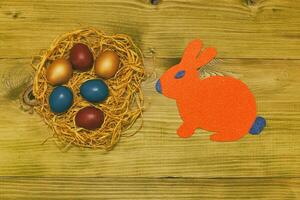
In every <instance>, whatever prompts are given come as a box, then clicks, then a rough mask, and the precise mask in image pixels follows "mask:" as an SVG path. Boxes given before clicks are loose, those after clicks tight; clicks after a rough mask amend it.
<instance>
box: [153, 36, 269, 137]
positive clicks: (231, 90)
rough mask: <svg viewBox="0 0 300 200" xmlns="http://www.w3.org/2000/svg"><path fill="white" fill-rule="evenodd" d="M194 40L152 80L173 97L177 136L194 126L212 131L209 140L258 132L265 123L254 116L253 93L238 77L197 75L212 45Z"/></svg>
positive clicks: (210, 56) (209, 56)
mask: <svg viewBox="0 0 300 200" xmlns="http://www.w3.org/2000/svg"><path fill="white" fill-rule="evenodd" d="M201 49H202V42H201V41H200V40H194V41H192V42H190V43H189V44H188V46H187V48H186V49H185V52H184V55H183V57H182V59H181V62H180V63H179V64H177V65H175V66H173V67H171V68H170V69H169V70H167V71H166V72H165V73H164V74H163V75H162V77H161V78H160V79H159V80H158V81H157V83H156V90H157V91H158V92H159V93H162V94H163V95H165V96H167V97H169V98H172V99H175V100H176V102H177V107H178V110H179V113H180V116H181V118H182V120H183V124H182V125H181V126H180V127H179V129H178V130H177V134H178V135H179V136H180V137H183V138H185V137H189V136H191V135H192V134H193V133H194V131H195V129H197V128H202V129H204V130H208V131H212V132H214V134H212V135H211V136H210V139H211V140H213V141H219V142H225V141H236V140H238V139H240V138H242V137H243V136H244V135H246V134H247V133H248V132H250V133H252V134H258V133H260V132H261V131H262V129H263V128H264V126H265V125H266V121H265V119H264V118H262V117H256V103H255V98H254V96H253V94H252V93H251V92H250V90H249V89H248V87H247V86H246V85H245V84H244V83H243V82H241V81H239V80H237V79H234V78H231V77H224V76H211V77H208V78H205V79H200V77H199V72H198V69H199V68H200V67H202V66H204V65H206V64H207V63H209V62H210V61H211V60H212V59H213V58H214V57H215V56H216V54H217V52H216V49H214V48H206V49H204V50H203V51H202V52H200V51H201Z"/></svg>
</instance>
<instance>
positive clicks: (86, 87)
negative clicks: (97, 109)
mask: <svg viewBox="0 0 300 200" xmlns="http://www.w3.org/2000/svg"><path fill="white" fill-rule="evenodd" d="M108 93H109V92H108V87H107V85H106V84H105V82H104V81H102V80H101V79H92V80H88V81H86V82H84V83H83V84H82V85H81V86H80V94H81V96H82V97H83V98H84V99H85V100H87V101H89V102H92V103H99V102H101V101H104V100H105V99H106V98H107V96H108Z"/></svg>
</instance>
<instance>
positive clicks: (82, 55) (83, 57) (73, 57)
mask: <svg viewBox="0 0 300 200" xmlns="http://www.w3.org/2000/svg"><path fill="white" fill-rule="evenodd" d="M70 61H71V63H72V65H73V68H74V69H77V70H79V71H88V70H90V69H91V68H92V66H93V63H94V57H93V54H92V52H91V51H90V49H89V47H88V46H86V45H85V44H82V43H78V44H75V45H74V46H73V47H72V48H71V50H70Z"/></svg>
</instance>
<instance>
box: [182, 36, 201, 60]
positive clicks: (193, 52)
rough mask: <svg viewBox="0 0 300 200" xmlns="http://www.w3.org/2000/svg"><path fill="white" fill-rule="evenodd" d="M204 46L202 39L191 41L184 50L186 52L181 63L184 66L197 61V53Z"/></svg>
mask: <svg viewBox="0 0 300 200" xmlns="http://www.w3.org/2000/svg"><path fill="white" fill-rule="evenodd" d="M201 48H202V42H201V40H197V39H196V40H193V41H191V42H190V43H189V44H188V45H187V47H186V48H185V50H184V54H183V56H182V58H181V62H180V63H181V64H183V65H184V66H191V65H193V63H194V62H195V60H196V58H197V55H198V54H199V52H200V50H201Z"/></svg>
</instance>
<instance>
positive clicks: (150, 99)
mask: <svg viewBox="0 0 300 200" xmlns="http://www.w3.org/2000/svg"><path fill="white" fill-rule="evenodd" d="M29 62H30V60H29V59H18V60H15V59H2V60H1V66H5V68H2V67H0V69H2V71H1V73H4V74H9V73H11V72H15V74H20V73H19V72H20V71H25V72H26V71H27V72H28V73H29V71H30V68H28V63H29ZM176 62H178V59H158V60H157V62H156V63H155V64H154V65H155V66H156V67H157V68H156V69H157V70H156V73H157V74H158V76H159V75H160V74H161V73H162V72H163V71H164V70H165V69H166V68H168V67H170V66H171V65H173V64H174V63H176ZM299 65H300V61H299V60H295V61H291V60H289V61H285V60H255V59H249V60H245V59H242V60H240V59H226V60H223V61H222V62H221V61H220V62H219V63H218V64H217V65H216V66H212V67H211V68H210V69H211V70H213V71H219V72H221V73H229V74H230V75H232V76H234V77H237V78H240V79H241V80H243V81H244V82H245V83H247V84H248V86H249V87H250V88H251V89H252V91H253V92H254V94H255V96H256V98H257V104H258V113H259V115H262V116H264V117H265V118H266V119H267V122H268V126H267V128H266V129H265V130H264V132H263V134H262V135H261V136H251V135H247V136H246V137H245V138H244V139H242V140H240V141H239V142H235V143H215V142H211V141H210V140H209V135H210V134H209V133H208V132H205V131H202V130H198V131H197V134H195V135H194V136H193V137H191V138H189V139H186V140H184V139H180V138H178V136H177V135H176V129H177V128H178V126H179V125H180V123H181V119H180V118H179V116H178V113H177V108H176V105H175V101H172V100H170V99H167V98H165V97H163V96H161V95H158V94H157V93H156V92H155V91H154V82H153V81H151V79H149V80H148V81H147V82H145V84H144V85H143V88H144V93H145V98H146V104H145V106H146V110H145V113H144V116H145V117H144V126H143V128H142V130H141V131H140V132H139V133H138V134H136V135H135V136H134V137H130V138H122V140H121V142H120V143H119V144H118V145H117V147H116V148H115V149H114V150H113V151H111V152H108V153H104V152H102V151H93V150H81V149H77V148H72V149H70V150H69V151H68V152H67V153H62V152H61V151H60V150H59V148H58V147H57V146H56V145H55V142H53V141H51V140H50V141H48V142H47V143H46V144H44V145H41V143H42V142H43V141H44V140H45V139H46V138H47V137H48V136H50V135H51V132H50V130H49V129H47V128H46V126H45V124H44V123H43V122H42V119H41V118H40V117H39V116H36V115H29V114H28V113H24V112H22V111H20V109H19V108H18V102H17V101H13V100H12V99H11V97H10V96H5V94H3V95H2V96H1V97H0V119H1V123H0V132H1V135H0V152H1V157H0V163H1V165H0V176H55V177H61V176H63V177H65V176H72V177H74V176H76V177H85V176H104V177H107V176H108V177H112V176H113V177H115V176H117V177H137V176H138V177H169V176H171V177H201V178H216V177H299V176H300V171H299V166H300V159H299V158H300V157H299V155H300V135H299V134H298V133H299V129H300V126H299V125H300V117H299V116H300V115H299V114H300V101H299V99H300V92H299V88H300V79H299V76H300V71H299V70H295V66H299ZM26 66H27V67H26ZM152 66H153V63H152V61H151V59H146V67H147V69H148V70H150V69H151V68H152ZM4 69H5V70H4ZM28 73H27V75H26V73H23V74H22V76H24V77H26V76H28ZM5 77H6V76H5ZM19 77H20V79H22V78H21V76H19ZM1 88H3V85H2V87H1ZM2 91H7V89H5V88H3V89H2ZM13 96H18V95H16V94H15V95H13ZM133 130H134V129H133Z"/></svg>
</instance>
